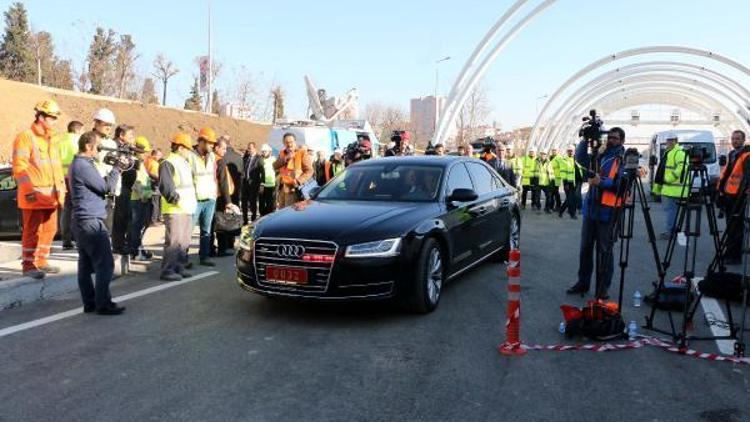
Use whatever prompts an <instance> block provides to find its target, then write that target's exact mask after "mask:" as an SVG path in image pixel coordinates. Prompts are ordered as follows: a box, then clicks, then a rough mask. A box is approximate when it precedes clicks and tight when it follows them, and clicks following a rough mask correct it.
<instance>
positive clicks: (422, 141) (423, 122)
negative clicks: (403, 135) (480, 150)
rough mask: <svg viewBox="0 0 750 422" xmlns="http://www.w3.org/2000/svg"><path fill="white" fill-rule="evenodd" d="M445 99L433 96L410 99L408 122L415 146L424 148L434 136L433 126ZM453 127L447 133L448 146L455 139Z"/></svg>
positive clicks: (443, 106)
mask: <svg viewBox="0 0 750 422" xmlns="http://www.w3.org/2000/svg"><path fill="white" fill-rule="evenodd" d="M445 103H446V98H445V97H443V96H438V97H437V98H436V97H435V96H434V95H430V96H427V97H420V98H412V99H411V106H410V109H409V120H410V122H411V130H412V133H413V136H414V139H416V142H417V145H420V146H425V145H427V143H428V142H430V141H431V140H432V138H433V137H434V136H435V125H436V124H437V118H439V117H440V113H442V111H443V109H444V108H445ZM455 132H456V129H455V125H454V126H453V127H452V128H451V130H450V131H449V132H448V140H449V142H448V143H449V144H450V142H451V140H452V139H453V138H454V137H455Z"/></svg>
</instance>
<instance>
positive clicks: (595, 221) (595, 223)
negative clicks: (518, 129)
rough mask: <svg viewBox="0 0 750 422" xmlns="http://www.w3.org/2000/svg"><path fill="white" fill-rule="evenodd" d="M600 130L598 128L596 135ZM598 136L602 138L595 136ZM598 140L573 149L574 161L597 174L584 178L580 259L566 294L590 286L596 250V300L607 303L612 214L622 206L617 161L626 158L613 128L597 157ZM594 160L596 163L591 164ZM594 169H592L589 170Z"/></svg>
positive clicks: (587, 139) (611, 267) (588, 140)
mask: <svg viewBox="0 0 750 422" xmlns="http://www.w3.org/2000/svg"><path fill="white" fill-rule="evenodd" d="M598 130H599V129H598V128H597V131H598ZM598 136H601V135H598ZM595 141H598V139H594V138H590V137H584V139H583V140H582V141H581V142H580V143H579V144H578V148H577V149H576V161H577V162H579V163H581V165H584V166H585V167H588V168H589V169H595V170H596V171H591V170H589V172H588V174H587V175H586V176H587V178H588V183H589V192H588V194H587V195H586V198H585V199H584V201H583V210H582V211H583V224H582V227H581V249H580V255H579V267H578V282H576V283H575V285H573V286H572V287H570V288H569V289H568V290H567V293H568V294H584V293H586V292H588V291H589V288H590V286H591V275H592V273H593V271H594V259H593V257H594V256H593V255H594V248H595V247H596V254H597V260H596V261H597V265H601V266H602V268H597V269H596V270H597V273H598V274H600V275H601V280H599V277H597V282H599V281H601V285H600V286H597V288H598V289H599V291H597V292H596V297H597V299H604V300H606V299H609V294H608V293H607V291H608V290H609V286H610V285H611V284H612V273H613V270H614V253H613V251H612V249H613V246H614V239H613V238H612V224H615V222H613V221H611V220H612V217H613V211H614V209H615V208H617V207H619V206H620V205H621V203H622V198H619V197H618V192H617V190H618V187H619V180H620V178H621V176H622V169H621V168H620V161H621V160H622V157H623V156H624V154H625V148H624V147H623V144H624V142H625V131H624V130H622V129H621V128H619V127H614V128H612V129H611V130H610V131H609V134H608V135H607V144H606V149H605V150H604V151H603V152H602V153H599V151H598V150H597V149H596V148H595V147H596V146H597V145H598V144H599V142H595ZM589 144H591V146H592V154H591V155H589V153H588V149H589ZM593 159H595V161H594V160H593ZM592 165H593V166H592Z"/></svg>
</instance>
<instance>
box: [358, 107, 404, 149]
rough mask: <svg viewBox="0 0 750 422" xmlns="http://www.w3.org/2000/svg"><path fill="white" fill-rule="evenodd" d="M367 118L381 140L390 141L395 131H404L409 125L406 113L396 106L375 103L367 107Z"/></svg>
mask: <svg viewBox="0 0 750 422" xmlns="http://www.w3.org/2000/svg"><path fill="white" fill-rule="evenodd" d="M365 116H366V118H367V121H368V122H370V125H371V126H372V128H373V130H374V131H375V134H376V135H378V138H379V139H381V140H384V139H389V138H390V136H391V133H392V132H393V131H394V130H404V129H406V128H407V127H408V125H409V119H408V118H407V117H406V112H405V111H404V110H403V109H402V108H401V107H398V106H395V105H383V104H381V103H378V102H375V103H370V104H367V106H365Z"/></svg>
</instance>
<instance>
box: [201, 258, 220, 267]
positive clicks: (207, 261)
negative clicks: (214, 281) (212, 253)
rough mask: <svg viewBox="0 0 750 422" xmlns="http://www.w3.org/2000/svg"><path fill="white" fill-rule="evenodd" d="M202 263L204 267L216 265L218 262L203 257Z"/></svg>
mask: <svg viewBox="0 0 750 422" xmlns="http://www.w3.org/2000/svg"><path fill="white" fill-rule="evenodd" d="M199 264H200V265H202V266H204V267H215V266H216V264H214V263H213V261H210V260H209V259H208V258H203V259H201V260H200V262H199Z"/></svg>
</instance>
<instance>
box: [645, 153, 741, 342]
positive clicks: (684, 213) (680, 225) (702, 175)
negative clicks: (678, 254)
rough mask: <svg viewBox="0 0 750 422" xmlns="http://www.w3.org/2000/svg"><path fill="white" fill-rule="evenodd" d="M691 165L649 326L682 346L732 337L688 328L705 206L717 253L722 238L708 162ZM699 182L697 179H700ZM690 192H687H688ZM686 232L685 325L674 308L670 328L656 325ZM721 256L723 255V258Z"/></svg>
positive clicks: (647, 325) (660, 275)
mask: <svg viewBox="0 0 750 422" xmlns="http://www.w3.org/2000/svg"><path fill="white" fill-rule="evenodd" d="M685 161H686V162H687V161H688V154H686V156H685ZM687 168H688V172H689V173H688V175H689V177H688V178H687V180H686V182H685V183H686V184H685V185H683V192H682V193H683V195H681V196H682V198H681V199H680V200H679V203H678V207H677V218H676V222H675V224H674V226H673V227H672V231H671V232H670V236H669V241H668V243H667V249H666V251H665V254H664V259H663V261H662V262H661V264H660V265H657V268H658V270H659V282H658V284H657V287H656V291H655V292H654V296H653V297H654V301H653V303H652V304H651V313H650V315H649V316H648V317H646V325H645V328H646V329H648V330H651V331H655V332H658V333H662V334H667V335H670V336H672V338H673V339H674V341H675V343H677V344H678V345H679V347H680V348H685V347H686V346H687V340H717V339H724V338H731V337H723V336H722V337H716V336H711V337H696V336H688V335H687V330H688V325H689V324H690V322H691V321H692V313H691V311H690V306H691V300H690V299H691V297H692V291H693V279H694V277H695V260H696V255H697V247H698V238H699V237H700V236H701V225H702V217H703V214H702V213H703V210H704V208H705V211H706V217H707V219H708V226H709V232H710V234H711V238H712V239H713V243H714V248H715V250H716V253H717V255H721V241H720V239H719V229H718V224H717V221H716V211H715V209H714V203H713V200H712V198H711V195H710V192H709V178H708V171H707V170H706V166H705V165H704V164H703V163H702V162H693V161H690V163H689V166H688V167H687ZM696 182H697V183H696ZM685 193H687V195H685ZM679 232H683V233H684V234H685V237H686V244H685V254H684V257H683V276H684V278H685V283H686V289H685V306H684V308H683V318H682V324H681V327H680V328H679V330H678V328H677V327H676V325H675V321H674V317H673V315H672V312H673V311H672V310H671V309H667V315H668V318H669V327H670V328H669V330H665V329H660V328H656V327H655V326H654V316H655V314H656V309H657V308H658V307H659V304H660V300H661V295H662V293H664V292H665V287H664V279H665V277H666V273H667V270H669V267H670V265H671V262H672V257H673V255H674V251H675V246H676V243H677V234H678V233H679ZM719 260H721V258H720V259H719Z"/></svg>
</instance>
